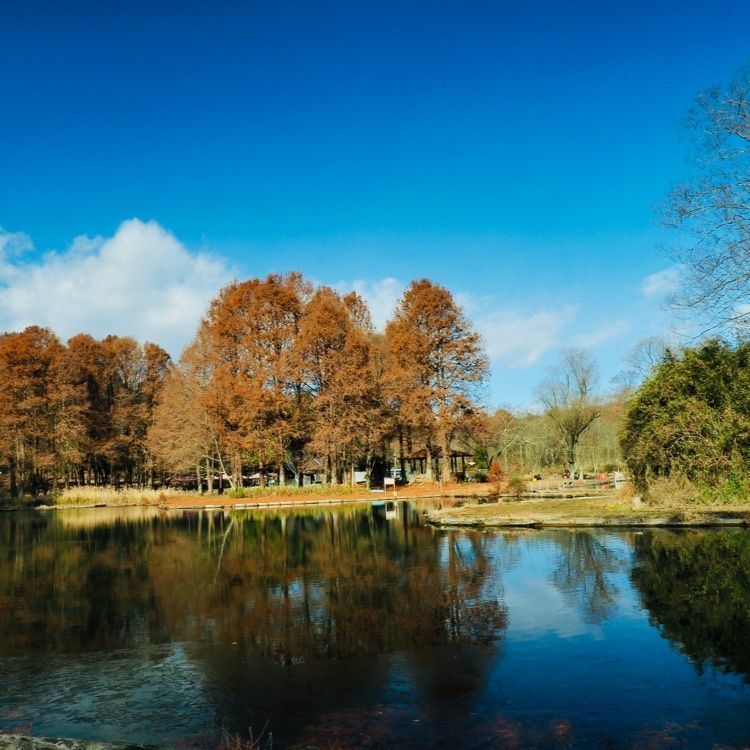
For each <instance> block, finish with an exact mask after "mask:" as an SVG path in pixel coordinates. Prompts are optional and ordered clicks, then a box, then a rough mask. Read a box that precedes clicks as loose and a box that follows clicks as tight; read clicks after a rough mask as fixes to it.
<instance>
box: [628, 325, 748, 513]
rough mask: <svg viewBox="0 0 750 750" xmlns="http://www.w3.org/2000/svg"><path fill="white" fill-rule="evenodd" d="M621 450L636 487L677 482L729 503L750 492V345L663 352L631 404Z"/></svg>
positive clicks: (720, 343)
mask: <svg viewBox="0 0 750 750" xmlns="http://www.w3.org/2000/svg"><path fill="white" fill-rule="evenodd" d="M621 444H622V450H623V454H624V456H625V460H626V461H627V464H628V467H629V468H630V471H631V472H632V474H633V479H634V482H635V485H636V487H637V488H638V490H639V491H641V492H647V491H648V487H649V484H650V483H651V482H652V481H653V480H654V479H655V478H659V477H661V478H669V477H680V478H683V479H684V480H686V481H687V482H689V483H694V484H695V485H696V487H698V488H699V490H700V492H701V494H702V495H703V496H704V497H706V498H709V497H711V498H712V499H719V500H721V499H723V500H729V499H730V498H732V499H736V498H738V497H740V496H746V495H747V489H748V487H750V344H742V345H740V346H736V347H733V346H730V345H729V344H727V343H725V342H723V341H718V340H712V341H709V342H707V343H705V344H703V345H701V346H699V347H696V348H692V349H684V350H683V351H682V352H680V353H679V354H678V355H676V354H673V353H669V352H668V353H667V355H666V356H665V359H664V361H663V362H662V363H661V364H660V365H659V366H658V367H657V368H656V370H655V371H654V373H653V375H652V376H651V377H650V378H648V379H647V380H646V381H645V382H644V383H643V385H642V386H641V387H640V389H639V390H638V391H637V392H636V393H635V394H634V396H633V397H632V398H631V400H630V402H629V404H628V408H627V412H626V416H625V425H624V428H623V434H622V440H621Z"/></svg>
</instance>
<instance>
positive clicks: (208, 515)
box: [0, 503, 506, 731]
mask: <svg viewBox="0 0 750 750" xmlns="http://www.w3.org/2000/svg"><path fill="white" fill-rule="evenodd" d="M99 521H101V522H99ZM0 543H1V544H2V549H3V551H4V555H5V560H4V563H3V565H2V566H1V567H0V644H1V645H0V655H1V656H5V657H9V656H15V657H21V656H24V657H28V656H29V655H31V656H32V659H38V658H39V657H40V656H42V658H43V655H44V654H45V653H46V654H52V653H54V654H56V655H60V654H70V655H76V654H82V653H86V652H88V653H96V652H102V653H109V654H119V655H123V654H127V655H129V654H132V653H133V651H134V650H137V649H139V648H142V647H144V646H152V647H153V646H158V645H161V644H169V643H184V644H188V648H187V650H186V651H185V652H184V654H185V655H186V656H187V658H189V659H190V661H191V662H192V663H194V664H199V665H200V669H201V674H202V675H204V677H205V682H206V683H207V684H208V685H209V688H208V691H209V693H210V694H211V695H212V697H213V700H214V707H215V713H216V717H217V719H216V721H217V725H218V724H224V725H225V726H227V725H228V726H230V727H232V728H236V729H244V728H246V727H248V726H258V723H260V725H262V724H263V723H264V722H265V721H266V720H268V719H269V718H273V719H274V720H275V722H277V723H281V724H283V723H284V722H285V721H286V720H287V717H286V716H285V712H286V706H287V703H288V700H289V699H290V696H291V695H293V696H294V700H295V704H296V705H295V715H296V719H295V721H296V722H298V723H300V722H301V723H307V722H308V721H310V720H312V718H314V716H315V715H316V714H318V713H320V712H321V711H324V710H329V709H330V707H331V703H332V701H333V703H334V704H337V705H341V703H342V701H341V696H339V697H338V698H334V696H335V694H336V689H337V686H338V685H340V684H341V681H342V680H343V682H344V683H345V684H347V686H348V687H347V691H348V694H349V695H350V696H353V697H354V698H355V699H356V701H357V702H361V701H363V700H364V701H365V702H368V701H377V700H379V699H381V698H382V695H383V693H384V692H387V691H388V690H389V689H390V688H391V683H392V682H393V680H392V675H391V674H390V673H391V671H392V670H391V666H390V665H389V662H388V661H387V660H382V659H377V658H371V657H376V656H378V655H383V654H389V653H394V652H401V651H409V652H411V653H413V654H414V656H413V660H412V661H409V660H405V661H404V662H403V664H402V665H401V667H402V672H403V673H404V674H406V675H407V677H406V678H405V679H408V680H409V681H411V682H413V683H419V684H418V685H417V686H416V689H418V690H419V691H420V692H421V693H423V694H424V695H425V696H426V697H427V698H428V699H429V696H431V695H435V696H439V695H441V694H444V693H446V692H447V693H450V694H451V695H452V696H456V695H458V694H464V693H466V694H468V693H471V692H472V691H473V690H475V689H477V684H478V683H481V680H482V673H483V671H485V669H486V665H487V664H489V663H490V662H491V659H489V658H488V651H487V650H488V649H489V650H490V651H491V650H494V649H496V648H497V643H498V641H499V640H500V638H501V637H502V633H503V630H504V628H505V622H506V612H505V608H504V605H503V603H502V600H501V591H499V590H497V589H495V588H493V586H494V585H495V583H496V579H495V578H494V577H493V576H492V575H491V570H490V566H491V563H490V558H489V557H488V556H487V554H486V553H485V551H484V548H485V547H486V545H487V543H488V539H487V537H483V536H482V535H479V534H473V535H468V536H466V537H456V536H454V535H447V534H442V533H438V532H432V531H429V530H426V529H423V528H420V527H419V524H418V511H417V509H416V508H414V507H412V506H410V505H408V504H406V503H402V504H400V511H399V516H398V518H397V519H394V520H388V521H386V520H384V519H381V518H379V517H378V516H377V515H376V514H373V513H372V512H369V511H363V510H362V509H361V508H360V509H358V508H351V509H345V510H339V509H337V510H321V511H320V512H317V513H315V514H297V513H294V512H281V513H273V512H267V511H266V512H262V511H258V512H250V511H245V512H238V513H234V514H229V513H224V512H199V513H188V512H183V513H174V514H166V513H161V514H159V513H151V512H149V513H139V514H130V515H128V516H118V517H117V518H116V519H113V518H111V517H110V514H109V513H101V514H99V512H98V511H93V512H89V513H80V512H73V513H72V514H61V515H59V516H55V515H48V516H44V515H27V516H22V515H14V516H7V517H5V518H4V519H2V526H0ZM446 644H454V645H459V644H467V645H471V644H480V645H481V646H482V649H483V650H482V653H481V658H479V659H477V660H475V661H477V663H476V664H475V665H474V666H472V665H471V663H470V660H469V659H462V664H461V670H460V674H461V679H460V680H444V682H445V684H442V685H441V684H439V682H440V681H437V682H436V679H435V675H434V672H435V670H434V669H433V670H430V669H429V668H426V667H425V666H424V662H425V660H426V661H427V662H429V661H430V660H434V659H435V658H437V657H436V656H435V655H434V654H433V652H432V651H430V648H432V647H439V646H441V645H446ZM175 658H176V657H175V654H174V652H173V651H170V650H167V651H166V652H162V653H161V655H158V656H155V657H154V660H155V661H159V660H160V659H172V660H174V659H175ZM128 660H129V657H128V658H125V659H124V661H123V663H122V664H121V665H119V667H118V668H119V669H122V668H123V666H124V664H125V663H128ZM182 660H184V656H183V657H182ZM334 661H335V662H341V665H340V666H338V667H337V668H336V669H335V670H332V669H331V667H330V666H329V665H330V663H331V662H334ZM36 666H39V662H38V661H37V662H36ZM131 667H132V668H133V669H134V670H135V673H137V672H138V668H137V665H131ZM290 667H294V668H295V669H294V671H293V672H292V673H290V672H289V670H288V668H290ZM61 668H62V669H64V668H65V662H64V661H63V664H62V667H61ZM79 676H81V677H84V675H81V674H80V673H79ZM136 676H139V677H140V675H136V674H134V675H133V677H136ZM86 679H89V680H90V675H89V676H88V677H87V678H86ZM53 681H54V679H53ZM448 683H450V684H448ZM352 685H353V686H355V688H354V689H352ZM91 687H92V689H93V690H95V691H98V690H100V688H101V686H97V685H93V686H91ZM277 731H278V730H277Z"/></svg>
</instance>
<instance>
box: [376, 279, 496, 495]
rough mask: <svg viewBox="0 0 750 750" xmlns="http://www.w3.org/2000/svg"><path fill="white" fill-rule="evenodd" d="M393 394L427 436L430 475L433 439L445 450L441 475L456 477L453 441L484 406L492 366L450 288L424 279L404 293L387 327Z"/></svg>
mask: <svg viewBox="0 0 750 750" xmlns="http://www.w3.org/2000/svg"><path fill="white" fill-rule="evenodd" d="M386 338H387V341H388V346H389V352H390V355H389V360H388V369H389V373H388V380H389V393H390V400H391V403H392V404H393V405H394V407H395V408H396V409H397V410H398V411H399V413H400V415H401V418H402V419H403V420H404V422H405V423H406V424H408V425H409V426H410V427H412V428H413V429H414V430H415V431H417V432H418V433H419V434H421V435H423V436H424V439H425V442H426V447H427V458H428V460H427V466H428V475H429V474H430V473H431V459H432V456H433V455H434V447H433V441H437V446H438V447H439V448H440V452H441V453H442V468H441V479H442V480H443V481H450V479H451V461H450V453H451V442H452V440H453V437H454V435H455V434H456V431H457V430H458V429H460V428H461V427H462V426H463V425H466V424H467V422H468V421H469V420H470V419H471V418H472V417H473V415H474V414H476V413H477V411H479V409H480V407H479V406H478V399H479V396H480V387H481V385H482V384H483V383H484V381H485V380H486V377H487V372H488V362H487V357H486V355H485V353H484V350H483V348H482V343H481V340H480V337H479V334H477V333H476V332H475V331H474V330H473V329H472V327H471V324H470V323H469V321H468V320H467V318H466V316H465V315H464V313H463V311H462V310H461V308H460V307H459V305H458V304H456V302H455V300H454V299H453V296H452V295H451V293H450V292H449V291H448V290H447V289H445V288H443V287H441V286H438V285H437V284H434V283H433V282H431V281H429V280H428V279H422V280H421V281H414V282H412V283H411V285H410V286H409V288H408V289H407V290H406V292H405V293H404V295H403V297H402V298H401V300H400V302H399V304H398V306H397V308H396V310H395V312H394V316H393V319H392V320H391V321H389V323H388V325H387V327H386Z"/></svg>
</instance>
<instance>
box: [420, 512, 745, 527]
mask: <svg viewBox="0 0 750 750" xmlns="http://www.w3.org/2000/svg"><path fill="white" fill-rule="evenodd" d="M425 522H426V523H427V524H429V525H430V526H435V527H437V528H441V529H461V528H470V529H484V528H488V529H502V528H505V529H508V528H521V529H523V528H527V529H545V528H621V529H622V528H633V529H640V528H651V527H667V528H668V527H673V528H674V527H682V528H691V527H693V528H701V527H711V526H735V527H747V526H750V513H738V514H726V515H716V514H713V515H709V514H708V513H707V514H704V515H701V514H697V517H691V518H681V517H680V514H676V515H671V516H653V517H643V516H638V517H632V518H631V517H629V516H606V517H604V516H601V517H597V516H585V517H584V516H581V517H576V518H552V517H550V518H511V517H495V518H493V517H491V516H490V517H489V518H472V517H471V516H468V517H467V518H458V519H457V518H437V517H435V516H432V515H430V514H426V515H425Z"/></svg>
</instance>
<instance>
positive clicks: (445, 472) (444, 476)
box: [440, 431, 453, 482]
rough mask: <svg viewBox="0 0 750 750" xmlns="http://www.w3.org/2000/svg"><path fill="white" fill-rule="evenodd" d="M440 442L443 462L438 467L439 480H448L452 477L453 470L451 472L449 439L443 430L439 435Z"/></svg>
mask: <svg viewBox="0 0 750 750" xmlns="http://www.w3.org/2000/svg"><path fill="white" fill-rule="evenodd" d="M440 437H441V443H442V445H441V446H440V447H441V448H442V449H443V463H442V466H441V467H440V481H441V482H450V481H451V480H452V479H453V472H451V439H450V435H448V432H447V431H444V432H442V433H441V435H440Z"/></svg>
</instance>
